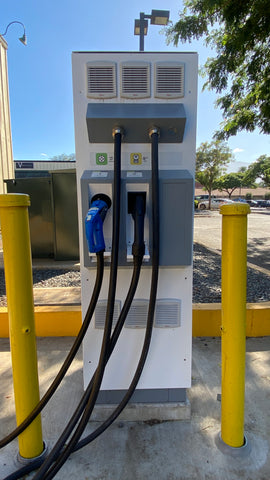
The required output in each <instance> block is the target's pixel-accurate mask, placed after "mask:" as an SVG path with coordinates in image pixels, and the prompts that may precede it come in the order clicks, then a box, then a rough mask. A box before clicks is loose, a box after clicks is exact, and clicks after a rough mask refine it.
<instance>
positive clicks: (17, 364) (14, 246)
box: [0, 194, 43, 458]
mask: <svg viewBox="0 0 270 480" xmlns="http://www.w3.org/2000/svg"><path fill="white" fill-rule="evenodd" d="M29 205H30V199H29V196H28V195H23V194H5V195H0V220H1V227H2V240H3V251H4V267H5V279H6V292H7V304H8V316H9V332H10V346H11V356H12V369H13V384H14V396H15V407H16V418H17V424H20V423H21V422H22V421H23V420H24V419H25V418H26V417H27V416H28V414H29V413H30V412H31V411H32V410H33V408H34V407H35V406H36V404H37V403H38V401H39V384H38V370H37V352H36V337H35V320H34V301H33V282H32V261H31V247H30V233H29V221H28V207H29ZM18 441H19V453H20V455H21V456H22V457H24V458H35V457H37V456H39V455H40V454H41V453H42V451H43V441H42V428H41V418H40V415H39V416H38V417H37V418H36V419H35V420H34V421H33V422H32V423H31V425H30V426H29V427H28V428H27V429H26V430H25V431H24V432H23V433H21V434H20V435H19V438H18Z"/></svg>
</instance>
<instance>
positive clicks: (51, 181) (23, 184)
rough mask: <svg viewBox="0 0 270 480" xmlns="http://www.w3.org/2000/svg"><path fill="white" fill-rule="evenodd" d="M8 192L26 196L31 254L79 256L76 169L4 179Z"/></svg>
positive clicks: (56, 257) (56, 256)
mask: <svg viewBox="0 0 270 480" xmlns="http://www.w3.org/2000/svg"><path fill="white" fill-rule="evenodd" d="M5 182H6V184H7V191H8V193H25V194H27V195H29V196H30V201H31V206H30V207H29V225H30V238H31V249H32V257H33V258H54V259H55V260H77V259H78V258H79V237H78V213H77V187H76V173H75V172H70V170H69V171H57V172H51V173H50V176H49V177H39V178H18V179H16V180H5Z"/></svg>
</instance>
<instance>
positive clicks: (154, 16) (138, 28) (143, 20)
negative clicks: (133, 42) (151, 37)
mask: <svg viewBox="0 0 270 480" xmlns="http://www.w3.org/2000/svg"><path fill="white" fill-rule="evenodd" d="M169 17H170V12H169V10H152V13H151V15H147V14H145V13H144V12H140V18H139V19H136V20H135V24H134V35H139V36H140V52H143V51H144V36H145V35H147V30H148V19H150V20H151V22H150V23H151V25H167V24H168V21H169Z"/></svg>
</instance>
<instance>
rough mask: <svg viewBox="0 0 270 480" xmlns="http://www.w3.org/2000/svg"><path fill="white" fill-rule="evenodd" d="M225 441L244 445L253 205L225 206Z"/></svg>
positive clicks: (223, 326)
mask: <svg viewBox="0 0 270 480" xmlns="http://www.w3.org/2000/svg"><path fill="white" fill-rule="evenodd" d="M220 213H221V214H222V281H221V289H222V328H221V348H222V354H221V357H222V380H221V439H222V440H223V442H224V443H226V444H227V445H229V446H230V447H235V448H239V447H242V446H243V445H244V442H245V437H244V409H245V408H244V407H245V355H246V273H247V214H248V213H250V207H249V205H247V204H245V203H235V204H227V205H222V206H221V208H220Z"/></svg>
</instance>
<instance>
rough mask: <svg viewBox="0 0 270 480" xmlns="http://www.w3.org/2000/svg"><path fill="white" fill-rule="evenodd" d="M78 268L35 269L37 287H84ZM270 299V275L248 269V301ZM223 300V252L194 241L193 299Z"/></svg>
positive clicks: (0, 274) (1, 285)
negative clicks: (216, 252)
mask: <svg viewBox="0 0 270 480" xmlns="http://www.w3.org/2000/svg"><path fill="white" fill-rule="evenodd" d="M80 282H81V280H80V272H79V271H76V270H45V269H41V270H36V269H34V270H33V284H34V287H35V288H42V287H44V288H49V287H58V288H59V287H80ZM265 301H270V275H269V276H268V275H265V274H263V273H261V272H259V271H257V270H255V269H253V268H248V270H247V302H248V303H257V302H265ZM220 302H221V256H220V255H218V254H215V253H213V252H211V251H209V250H207V249H206V248H205V247H203V246H202V245H199V244H198V243H195V244H194V275H193V303H220ZM5 305H6V297H5V278H4V271H3V270H0V306H5Z"/></svg>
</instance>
